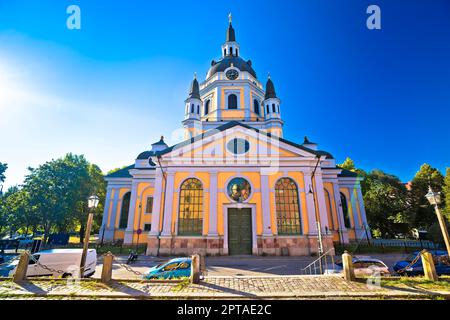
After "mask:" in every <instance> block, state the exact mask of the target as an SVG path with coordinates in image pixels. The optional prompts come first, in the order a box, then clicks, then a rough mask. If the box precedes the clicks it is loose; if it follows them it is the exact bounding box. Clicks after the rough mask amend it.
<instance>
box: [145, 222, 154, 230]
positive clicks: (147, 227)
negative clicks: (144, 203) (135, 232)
mask: <svg viewBox="0 0 450 320" xmlns="http://www.w3.org/2000/svg"><path fill="white" fill-rule="evenodd" d="M151 230H152V224H151V223H146V224H144V231H145V232H149V231H151Z"/></svg>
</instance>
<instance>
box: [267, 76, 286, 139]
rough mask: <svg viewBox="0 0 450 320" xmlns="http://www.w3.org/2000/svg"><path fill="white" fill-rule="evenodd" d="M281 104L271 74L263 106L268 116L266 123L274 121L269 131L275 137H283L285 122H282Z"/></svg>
mask: <svg viewBox="0 0 450 320" xmlns="http://www.w3.org/2000/svg"><path fill="white" fill-rule="evenodd" d="M280 103H281V101H280V99H278V97H277V94H276V92H275V86H274V84H273V81H272V79H271V78H270V74H269V76H268V79H267V83H266V94H265V96H264V102H263V106H264V113H265V115H266V121H267V120H274V121H271V125H270V127H269V128H268V130H267V131H268V132H270V133H272V134H274V135H277V136H279V137H282V136H283V131H282V126H283V121H282V120H281V112H280Z"/></svg>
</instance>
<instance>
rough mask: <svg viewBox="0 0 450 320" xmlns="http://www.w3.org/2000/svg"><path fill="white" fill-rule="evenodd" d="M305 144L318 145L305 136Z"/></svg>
mask: <svg viewBox="0 0 450 320" xmlns="http://www.w3.org/2000/svg"><path fill="white" fill-rule="evenodd" d="M303 144H317V143H315V142H311V141H309V139H308V137H307V136H305V139H304V140H303Z"/></svg>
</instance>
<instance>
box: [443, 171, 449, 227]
mask: <svg viewBox="0 0 450 320" xmlns="http://www.w3.org/2000/svg"><path fill="white" fill-rule="evenodd" d="M442 198H443V200H444V205H443V206H444V210H443V213H444V215H445V216H446V218H447V220H448V221H450V168H447V170H446V171H445V178H444V185H443V187H442Z"/></svg>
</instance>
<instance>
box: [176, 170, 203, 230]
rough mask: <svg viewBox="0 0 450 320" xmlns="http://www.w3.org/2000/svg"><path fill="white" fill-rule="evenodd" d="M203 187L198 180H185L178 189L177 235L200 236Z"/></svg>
mask: <svg viewBox="0 0 450 320" xmlns="http://www.w3.org/2000/svg"><path fill="white" fill-rule="evenodd" d="M202 231H203V186H202V183H201V182H200V180H198V179H195V178H190V179H187V180H186V181H184V182H183V184H182V185H181V188H180V207H179V216H178V234H179V235H202Z"/></svg>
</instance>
